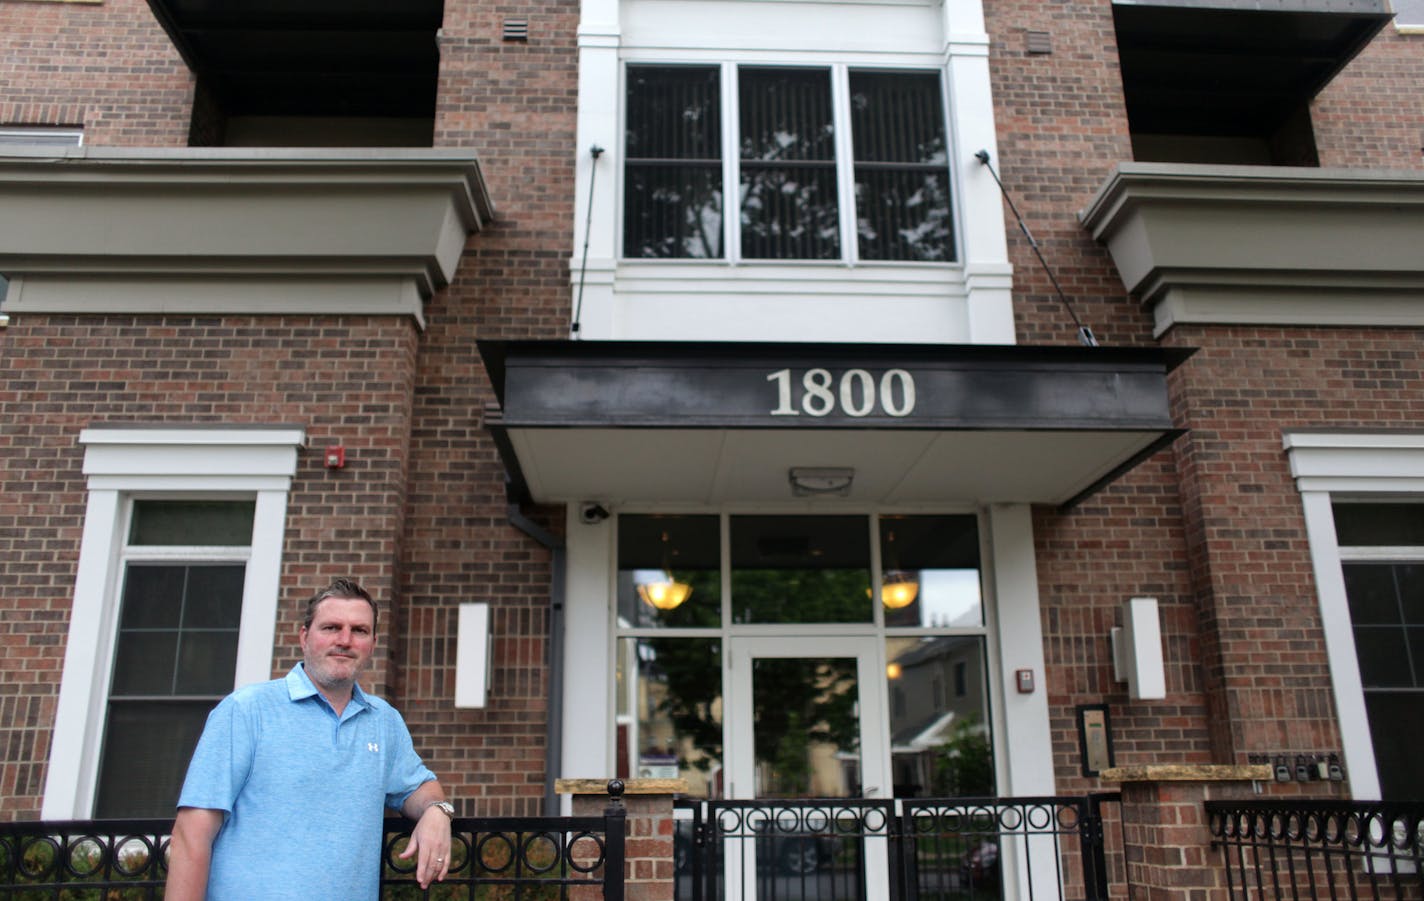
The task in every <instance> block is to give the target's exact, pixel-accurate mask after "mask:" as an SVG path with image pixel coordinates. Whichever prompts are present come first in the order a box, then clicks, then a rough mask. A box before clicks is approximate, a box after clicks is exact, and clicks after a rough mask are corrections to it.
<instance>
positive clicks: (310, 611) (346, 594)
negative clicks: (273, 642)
mask: <svg viewBox="0 0 1424 901" xmlns="http://www.w3.org/2000/svg"><path fill="white" fill-rule="evenodd" d="M327 598H360V599H361V600H363V601H365V602H366V603H368V604H370V605H371V628H372V629H374V628H375V627H376V621H377V619H379V618H380V615H381V614H380V611H379V610H377V609H376V602H375V601H374V600H372V599H371V593H370V592H369V591H367V590H366V589H364V588H362V587H361V585H360V583H359V582H357V581H356V580H355V579H337V580H336V581H334V582H332V583H331V584H330V585H328V586H326V587H325V588H323V589H322V590H321V591H318V592H317V593H316V594H314V595H312V598H311V600H309V601H307V615H306V619H304V620H303V621H302V628H304V629H310V628H311V624H312V620H313V619H315V618H316V608H317V607H318V606H319V605H320V604H321V602H322V601H324V600H326V599H327Z"/></svg>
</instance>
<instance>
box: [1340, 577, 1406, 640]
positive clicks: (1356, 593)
mask: <svg viewBox="0 0 1424 901" xmlns="http://www.w3.org/2000/svg"><path fill="white" fill-rule="evenodd" d="M1341 572H1342V573H1343V574H1344V576H1345V596H1346V598H1348V600H1349V603H1350V621H1351V622H1353V623H1354V624H1355V625H1357V626H1363V625H1380V624H1385V623H1390V624H1394V623H1399V622H1401V619H1400V612H1399V596H1398V594H1397V593H1396V591H1395V587H1394V567H1392V566H1390V565H1389V564H1388V563H1346V564H1344V565H1343V566H1342V567H1341Z"/></svg>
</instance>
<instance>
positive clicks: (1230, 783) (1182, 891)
mask: <svg viewBox="0 0 1424 901" xmlns="http://www.w3.org/2000/svg"><path fill="white" fill-rule="evenodd" d="M1102 778H1103V781H1104V782H1117V783H1119V784H1120V785H1121V787H1122V828H1123V846H1124V847H1123V852H1124V857H1125V858H1126V861H1127V884H1128V890H1129V896H1130V897H1131V898H1132V899H1133V901H1225V899H1226V897H1227V895H1226V868H1225V866H1224V865H1223V863H1222V860H1221V854H1220V852H1219V851H1216V850H1214V849H1213V848H1212V847H1211V833H1210V831H1209V830H1208V828H1207V816H1206V808H1205V806H1204V804H1203V802H1205V801H1210V800H1228V799H1232V798H1241V797H1247V796H1250V795H1251V794H1253V793H1254V788H1253V783H1257V782H1262V783H1270V781H1271V768H1270V767H1268V766H1130V767H1115V768H1113V769H1108V770H1104V771H1103V774H1102Z"/></svg>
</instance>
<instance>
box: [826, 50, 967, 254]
mask: <svg viewBox="0 0 1424 901" xmlns="http://www.w3.org/2000/svg"><path fill="white" fill-rule="evenodd" d="M941 97H942V94H941V88H940V79H939V75H937V74H935V73H933V72H864V71H860V72H851V73H850V103H851V140H852V144H853V145H854V148H855V194H856V209H857V222H856V231H857V234H858V235H859V242H860V256H861V258H862V259H867V260H923V261H940V262H948V261H952V260H953V259H954V252H953V230H952V221H951V218H950V208H949V172H948V169H947V166H948V156H947V153H946V149H945V146H946V145H945V126H944V107H943V104H942V99H941Z"/></svg>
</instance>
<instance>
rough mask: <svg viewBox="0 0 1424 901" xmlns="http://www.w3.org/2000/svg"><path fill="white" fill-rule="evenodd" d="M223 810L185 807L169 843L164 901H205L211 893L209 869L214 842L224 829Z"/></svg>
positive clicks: (175, 823) (179, 814)
mask: <svg viewBox="0 0 1424 901" xmlns="http://www.w3.org/2000/svg"><path fill="white" fill-rule="evenodd" d="M222 822H223V813H222V811H221V810H206V809H203V808H198V807H183V808H180V809H179V811H178V817H177V819H175V820H174V821H173V837H172V838H171V839H169V842H168V881H167V884H166V885H165V886H164V890H163V897H164V901H203V899H204V898H205V897H206V896H207V893H208V869H209V867H210V865H211V863H212V856H213V839H215V838H216V837H217V834H218V830H219V829H221V828H222Z"/></svg>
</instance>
